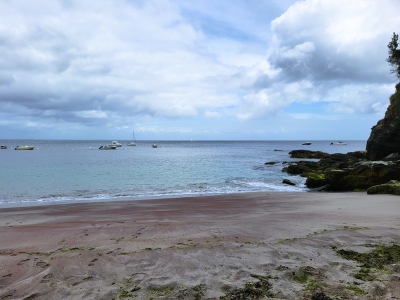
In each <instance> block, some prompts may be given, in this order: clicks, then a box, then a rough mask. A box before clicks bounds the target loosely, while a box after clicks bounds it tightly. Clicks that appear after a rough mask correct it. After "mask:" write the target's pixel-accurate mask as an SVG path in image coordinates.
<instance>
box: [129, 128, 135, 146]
mask: <svg viewBox="0 0 400 300" xmlns="http://www.w3.org/2000/svg"><path fill="white" fill-rule="evenodd" d="M128 146H136V138H135V131H133V139H132V142H129V143H128Z"/></svg>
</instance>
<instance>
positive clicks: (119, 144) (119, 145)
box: [111, 141, 122, 147]
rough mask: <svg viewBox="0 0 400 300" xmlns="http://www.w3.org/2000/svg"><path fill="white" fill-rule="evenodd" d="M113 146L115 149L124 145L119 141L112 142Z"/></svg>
mask: <svg viewBox="0 0 400 300" xmlns="http://www.w3.org/2000/svg"><path fill="white" fill-rule="evenodd" d="M111 145H113V146H115V147H122V144H121V143H119V142H118V141H112V143H111Z"/></svg>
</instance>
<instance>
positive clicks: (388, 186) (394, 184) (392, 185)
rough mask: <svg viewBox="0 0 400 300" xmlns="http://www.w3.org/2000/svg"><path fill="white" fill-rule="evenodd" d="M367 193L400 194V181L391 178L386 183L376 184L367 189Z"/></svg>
mask: <svg viewBox="0 0 400 300" xmlns="http://www.w3.org/2000/svg"><path fill="white" fill-rule="evenodd" d="M367 194H391V195H397V196H400V182H399V181H397V180H391V181H389V182H388V183H385V184H379V185H374V186H372V187H370V188H368V189H367Z"/></svg>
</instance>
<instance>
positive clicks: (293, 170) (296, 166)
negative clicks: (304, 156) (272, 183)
mask: <svg viewBox="0 0 400 300" xmlns="http://www.w3.org/2000/svg"><path fill="white" fill-rule="evenodd" d="M317 167H318V162H316V161H298V162H295V163H291V164H290V165H289V166H287V167H285V168H283V169H282V171H284V172H287V173H289V174H293V175H298V174H301V175H303V176H307V173H308V172H310V171H314V170H315V169H316V168H317Z"/></svg>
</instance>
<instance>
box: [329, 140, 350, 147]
mask: <svg viewBox="0 0 400 300" xmlns="http://www.w3.org/2000/svg"><path fill="white" fill-rule="evenodd" d="M331 145H336V146H346V145H347V144H346V143H343V142H340V141H338V142H337V143H331Z"/></svg>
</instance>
